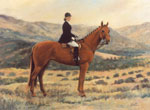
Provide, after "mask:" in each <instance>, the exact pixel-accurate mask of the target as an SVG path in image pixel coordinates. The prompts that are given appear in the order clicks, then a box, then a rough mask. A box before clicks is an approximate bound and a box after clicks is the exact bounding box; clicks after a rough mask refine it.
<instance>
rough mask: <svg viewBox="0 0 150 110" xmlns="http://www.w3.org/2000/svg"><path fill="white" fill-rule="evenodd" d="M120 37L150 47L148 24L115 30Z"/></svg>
mask: <svg viewBox="0 0 150 110" xmlns="http://www.w3.org/2000/svg"><path fill="white" fill-rule="evenodd" d="M117 32H119V33H120V34H121V35H123V36H125V37H127V38H129V39H132V40H134V41H136V42H141V43H143V44H146V45H149V46H150V22H145V23H143V24H140V25H132V26H126V27H122V28H119V29H117Z"/></svg>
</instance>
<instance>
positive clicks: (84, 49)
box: [28, 22, 110, 97]
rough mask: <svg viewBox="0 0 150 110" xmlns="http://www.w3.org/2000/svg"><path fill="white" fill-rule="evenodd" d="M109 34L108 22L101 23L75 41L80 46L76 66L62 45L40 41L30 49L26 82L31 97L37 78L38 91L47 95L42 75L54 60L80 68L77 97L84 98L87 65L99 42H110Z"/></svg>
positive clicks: (33, 94) (71, 56)
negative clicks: (78, 59) (28, 71)
mask: <svg viewBox="0 0 150 110" xmlns="http://www.w3.org/2000/svg"><path fill="white" fill-rule="evenodd" d="M109 32H110V30H109V28H108V22H107V24H106V25H104V24H103V22H101V25H100V26H99V27H98V28H96V29H95V30H93V31H92V32H91V33H90V34H88V35H87V36H85V37H84V38H83V39H80V40H78V41H77V42H78V43H79V44H80V45H81V48H80V49H79V57H80V61H79V64H78V65H76V63H75V62H74V60H73V55H72V53H70V48H68V47H66V48H64V47H62V44H61V43H59V42H55V41H42V42H39V43H37V44H35V45H34V46H33V48H32V53H31V56H30V76H29V81H28V87H29V88H30V92H31V95H32V96H33V97H34V96H36V94H35V92H34V86H36V84H37V78H38V79H39V84H40V90H41V92H42V93H43V96H46V95H47V93H46V91H45V89H44V86H43V74H44V71H45V68H46V67H47V65H48V64H49V62H50V61H51V60H54V61H56V62H59V63H62V64H66V65H72V66H79V67H80V74H79V82H78V89H77V90H78V94H79V96H81V97H85V96H86V95H85V92H84V79H85V74H86V72H87V70H88V67H89V64H90V63H91V62H92V60H93V58H94V53H95V51H96V50H97V48H98V46H99V45H100V44H101V41H105V44H108V43H109V42H110V35H109Z"/></svg>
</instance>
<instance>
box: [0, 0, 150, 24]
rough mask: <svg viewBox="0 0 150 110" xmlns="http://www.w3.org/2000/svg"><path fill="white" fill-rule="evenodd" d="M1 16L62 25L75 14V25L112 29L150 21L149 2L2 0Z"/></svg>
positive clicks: (73, 19) (140, 0) (129, 0)
mask: <svg viewBox="0 0 150 110" xmlns="http://www.w3.org/2000/svg"><path fill="white" fill-rule="evenodd" d="M0 7H1V8H0V13H1V14H7V15H10V16H15V17H17V18H21V19H24V20H29V21H48V22H54V23H62V22H63V17H64V13H65V12H67V11H69V12H71V13H72V15H73V17H72V23H73V24H87V25H99V24H100V22H101V20H104V21H105V22H107V21H109V22H110V25H111V26H112V27H120V26H124V25H130V24H137V23H142V22H145V21H149V20H150V14H149V10H150V0H1V4H0Z"/></svg>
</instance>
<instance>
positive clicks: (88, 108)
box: [0, 66, 150, 110]
mask: <svg viewBox="0 0 150 110" xmlns="http://www.w3.org/2000/svg"><path fill="white" fill-rule="evenodd" d="M78 75H79V74H78V71H77V70H72V71H69V70H68V71H52V70H47V71H46V72H45V75H44V86H45V89H46V91H47V93H48V96H47V97H43V95H42V93H41V92H40V89H39V85H38V86H37V88H36V89H35V91H36V93H37V97H31V94H30V92H29V90H28V88H27V81H28V76H29V70H28V69H15V68H8V69H0V105H1V106H0V110H70V109H71V110H149V104H150V68H149V66H146V67H136V68H128V69H121V70H120V69H115V70H111V71H88V72H87V74H86V78H85V92H86V95H87V97H85V98H81V97H79V96H78V93H77V85H78Z"/></svg>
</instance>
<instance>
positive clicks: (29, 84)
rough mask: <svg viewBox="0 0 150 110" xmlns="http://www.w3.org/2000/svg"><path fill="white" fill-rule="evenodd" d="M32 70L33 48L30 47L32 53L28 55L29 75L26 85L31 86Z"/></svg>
mask: <svg viewBox="0 0 150 110" xmlns="http://www.w3.org/2000/svg"><path fill="white" fill-rule="evenodd" d="M33 70H34V61H33V48H32V53H31V56H30V76H29V81H28V86H31V78H32V73H33Z"/></svg>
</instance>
